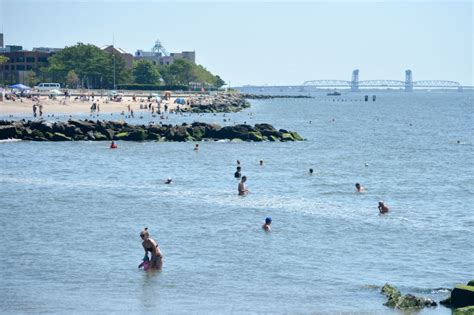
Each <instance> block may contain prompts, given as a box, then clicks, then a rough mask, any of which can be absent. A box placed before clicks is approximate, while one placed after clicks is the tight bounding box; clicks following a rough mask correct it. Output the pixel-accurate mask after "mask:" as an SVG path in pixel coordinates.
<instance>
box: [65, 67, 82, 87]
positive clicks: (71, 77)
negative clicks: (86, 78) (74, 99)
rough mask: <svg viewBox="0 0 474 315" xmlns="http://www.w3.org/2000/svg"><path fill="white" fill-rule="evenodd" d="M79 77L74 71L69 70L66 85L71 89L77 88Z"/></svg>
mask: <svg viewBox="0 0 474 315" xmlns="http://www.w3.org/2000/svg"><path fill="white" fill-rule="evenodd" d="M79 82H80V80H79V77H78V76H77V74H76V72H75V71H74V70H69V72H68V73H67V76H66V84H67V85H68V86H69V87H70V88H73V89H74V88H77V86H78V85H79Z"/></svg>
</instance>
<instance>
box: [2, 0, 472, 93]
mask: <svg viewBox="0 0 474 315" xmlns="http://www.w3.org/2000/svg"><path fill="white" fill-rule="evenodd" d="M473 8H474V5H473V1H472V0H471V1H449V2H440V1H436V2H434V1H364V2H360V1H344V2H342V1H331V2H329V1H325V2H322V1H299V2H290V1H279V0H274V1H262V0H256V1H247V0H244V1H206V2H205V1H191V0H189V1H173V2H169V1H159V0H157V1H151V0H149V1H133V0H129V1H123V0H122V1H112V0H95V1H84V0H71V1H66V0H0V27H1V29H2V30H3V33H4V41H5V45H22V46H23V47H24V48H26V49H32V48H33V47H41V46H43V47H65V46H72V45H74V44H76V43H77V42H83V43H91V44H94V45H97V46H103V45H107V44H112V42H113V41H114V43H115V46H116V47H121V48H123V49H125V50H127V51H128V52H130V53H132V54H134V53H135V51H136V50H137V49H143V50H150V49H151V47H152V46H153V44H154V42H155V40H156V39H159V40H160V41H161V43H162V44H163V45H164V46H165V48H166V49H167V50H168V51H169V52H180V51H190V50H191V51H193V50H194V51H196V62H197V63H198V64H201V65H203V66H204V67H206V68H207V69H208V70H210V71H211V72H212V73H214V74H218V75H219V76H221V78H222V79H224V80H225V81H226V82H228V83H230V84H231V86H241V85H247V84H249V85H300V84H302V83H303V82H304V81H309V80H323V79H337V80H350V79H351V73H352V70H353V69H359V70H360V72H359V77H360V80H375V79H392V80H404V75H405V70H406V69H411V70H412V71H413V79H414V80H415V81H416V80H452V81H458V82H460V83H461V84H463V85H474V75H473V59H474V57H473V52H474V51H473V41H474V38H473V32H474V31H473V30H474V24H473Z"/></svg>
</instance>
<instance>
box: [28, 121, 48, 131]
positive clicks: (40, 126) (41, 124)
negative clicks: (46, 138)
mask: <svg viewBox="0 0 474 315" xmlns="http://www.w3.org/2000/svg"><path fill="white" fill-rule="evenodd" d="M30 128H31V129H32V130H33V129H36V130H39V131H41V132H42V133H46V132H54V130H53V124H52V123H51V122H49V121H44V120H41V121H32V122H31V123H30Z"/></svg>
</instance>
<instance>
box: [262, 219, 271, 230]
mask: <svg viewBox="0 0 474 315" xmlns="http://www.w3.org/2000/svg"><path fill="white" fill-rule="evenodd" d="M271 224H272V218H270V217H266V218H265V224H263V225H262V229H264V230H265V231H267V232H270V231H271V230H272V229H271V228H270V225H271Z"/></svg>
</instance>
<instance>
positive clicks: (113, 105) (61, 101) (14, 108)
mask: <svg viewBox="0 0 474 315" xmlns="http://www.w3.org/2000/svg"><path fill="white" fill-rule="evenodd" d="M147 96H148V95H146V94H144V95H140V96H136V100H135V101H134V100H133V97H131V96H124V97H122V100H121V101H120V102H117V101H113V100H110V98H108V97H107V96H102V97H101V96H95V97H94V99H93V100H92V97H91V96H89V97H88V99H82V100H81V99H75V96H71V97H68V98H65V97H64V96H59V97H57V98H56V99H50V98H49V97H48V96H39V102H37V101H33V100H32V99H28V98H26V97H22V98H17V99H16V100H15V101H12V100H6V99H3V101H0V116H9V115H27V114H31V115H32V116H33V105H34V104H35V103H39V104H41V105H43V116H47V115H49V114H70V115H72V114H79V113H81V114H82V113H90V112H91V106H92V104H93V103H96V104H97V105H98V106H99V110H100V113H121V112H122V111H123V112H125V113H128V106H130V109H131V110H133V111H134V112H137V113H138V111H139V110H143V109H141V108H140V105H142V107H144V106H148V105H149V104H150V103H151V106H153V107H154V110H155V112H156V111H157V110H158V102H157V101H156V99H155V100H154V99H152V100H150V101H148V99H147ZM198 97H199V96H198V95H185V96H184V95H183V96H182V95H172V96H171V98H170V99H169V100H164V99H162V100H161V111H163V110H164V107H165V105H167V106H168V110H169V111H174V110H175V109H176V108H177V106H180V108H186V107H188V106H187V105H179V104H177V103H175V100H176V99H177V98H184V99H185V100H190V101H191V100H195V99H197V98H198ZM147 110H148V109H147Z"/></svg>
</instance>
